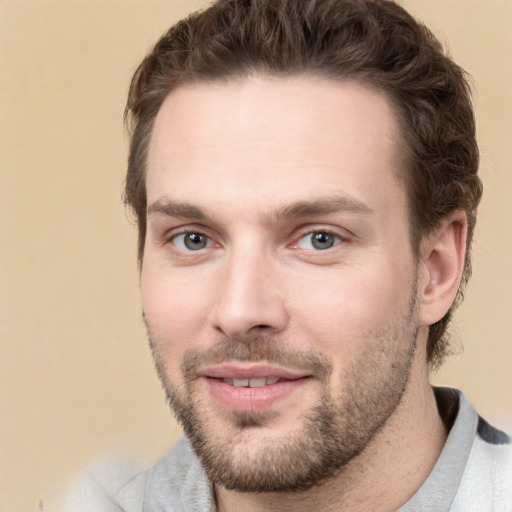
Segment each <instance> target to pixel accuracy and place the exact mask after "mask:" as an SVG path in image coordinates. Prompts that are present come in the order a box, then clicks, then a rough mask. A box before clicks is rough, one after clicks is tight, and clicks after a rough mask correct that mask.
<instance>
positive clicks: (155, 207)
mask: <svg viewBox="0 0 512 512" xmlns="http://www.w3.org/2000/svg"><path fill="white" fill-rule="evenodd" d="M153 213H161V214H164V215H167V216H168V217H182V218H187V219H196V220H202V219H205V218H206V215H205V213H204V212H203V211H202V210H201V209H199V208H197V207H196V206H193V205H191V204H188V203H177V202H175V201H171V200H169V199H159V200H157V201H155V202H154V203H151V204H150V205H149V206H148V215H151V214H153Z"/></svg>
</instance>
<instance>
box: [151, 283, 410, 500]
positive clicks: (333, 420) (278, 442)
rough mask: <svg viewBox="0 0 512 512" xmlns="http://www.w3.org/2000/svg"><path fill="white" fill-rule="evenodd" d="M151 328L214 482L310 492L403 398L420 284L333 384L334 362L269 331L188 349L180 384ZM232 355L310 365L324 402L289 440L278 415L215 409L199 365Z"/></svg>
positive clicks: (165, 378) (166, 376)
mask: <svg viewBox="0 0 512 512" xmlns="http://www.w3.org/2000/svg"><path fill="white" fill-rule="evenodd" d="M146 325H147V327H148V334H149V339H150V345H151V348H152V351H153V357H154V361H155V366H156V369H157V373H158V375H159V377H160V380H161V382H162V384H163V387H164V390H165V392H166V395H167V398H168V401H169V403H170V406H171V408H172V410H173V412H174V414H175V416H176V418H177V420H178V422H179V423H180V424H181V425H182V426H183V429H184V431H185V434H186V436H187V438H188V439H189V441H190V443H191V446H192V448H193V449H194V451H195V453H196V454H197V456H198V457H199V459H200V461H201V464H202V466H203V468H204V470H205V472H206V474H207V476H208V478H209V479H210V481H211V482H212V483H213V484H214V485H220V486H222V487H225V488H226V489H230V490H235V491H238V492H252V493H264V492H293V491H303V490H307V489H310V488H311V487H313V486H315V485H319V484H321V483H322V482H324V481H325V480H327V479H329V478H333V477H335V476H336V475H338V474H339V473H340V472H341V471H342V470H343V468H345V467H346V466H347V464H348V463H349V462H350V461H351V460H353V459H354V458H355V457H357V456H358V455H359V454H360V453H361V452H363V450H364V449H365V448H366V447H367V445H368V443H370V441H371V440H372V439H373V438H374V437H375V436H376V435H377V434H378V433H379V432H380V431H381V430H382V428H383V426H384V425H385V423H386V421H387V420H388V419H389V418H390V417H391V416H392V415H393V413H394V412H395V410H396V409H397V407H398V405H399V404H400V402H401V400H402V397H403V395H404V393H405V391H406V389H407V384H408V381H409V376H410V373H411V367H412V362H413V359H414V354H415V349H416V339H417V334H418V327H417V325H418V322H417V307H416V287H414V290H413V293H412V294H411V299H410V302H409V304H408V307H407V309H405V311H404V313H403V315H402V316H401V317H399V318H398V319H395V320H394V321H393V322H391V323H390V324H388V325H386V326H384V327H383V328H382V329H381V331H380V332H379V333H378V334H375V333H374V332H371V330H369V331H368V332H367V333H365V335H364V336H362V337H361V340H360V341H361V343H365V346H366V348H365V349H364V350H362V351H361V352H360V353H359V354H358V356H357V358H356V359H355V360H354V361H353V363H352V364H351V366H350V367H349V368H348V369H347V370H346V372H345V373H344V374H343V376H342V378H341V382H332V373H333V366H332V364H331V363H330V362H329V360H328V359H327V358H326V357H324V356H323V355H322V354H321V353H319V352H318V351H316V350H309V351H303V350H301V351H298V350H296V349H292V348H291V347H290V346H288V345H286V343H285V342H284V341H283V340H279V339H276V338H274V337H272V338H267V337H260V338H250V339H244V340H242V339H238V340H231V339H227V338H222V339H220V340H219V341H218V342H217V343H216V344H215V345H213V346H211V347H210V348H207V349H193V350H190V351H188V352H187V353H186V355H185V357H184V359H183V362H182V365H181V372H180V373H181V374H180V377H181V383H180V384H179V385H178V384H176V383H175V382H173V381H172V379H171V376H170V372H168V371H166V367H165V360H166V357H167V358H168V357H169V355H168V354H166V353H165V351H162V352H161V351H160V347H162V349H164V347H165V346H166V343H165V342H164V340H157V339H154V338H153V337H152V336H151V331H150V329H149V325H148V324H146ZM340 344H342V341H340ZM226 361H247V362H266V363H270V364H277V365H282V366H284V367H287V366H288V367H293V368H296V369H304V370H307V371H308V372H309V373H310V374H311V375H313V376H314V378H315V379H316V381H317V384H318V386H319V387H320V392H319V394H318V399H317V400H316V403H315V404H314V405H312V406H311V407H310V408H309V409H307V410H305V411H304V412H303V413H302V414H301V417H300V422H299V424H298V425H290V428H289V431H288V433H287V434H286V436H283V435H281V436H272V424H273V423H274V422H276V421H278V420H279V413H277V412H275V411H272V410H270V411H265V412H261V413H254V412H247V413H242V412H233V411H231V412H227V411H224V410H221V409H220V408H215V407H212V405H211V403H210V402H209V401H208V400H207V399H206V396H205V395H206V393H204V389H203V392H202V393H201V390H200V389H199V388H200V386H199V385H198V380H197V370H198V368H199V366H200V365H205V364H206V365H209V364H220V363H222V362H226ZM333 388H334V390H335V391H336V392H333ZM226 420H227V421H226ZM226 424H227V425H228V426H227V427H226Z"/></svg>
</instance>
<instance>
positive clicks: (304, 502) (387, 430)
mask: <svg viewBox="0 0 512 512" xmlns="http://www.w3.org/2000/svg"><path fill="white" fill-rule="evenodd" d="M418 352H419V354H417V357H416V358H415V363H414V365H413V368H412V371H411V376H410V380H409V384H408V387H407V390H406V392H405V394H404V396H403V397H402V401H401V402H400V405H399V406H398V407H397V409H396V411H395V412H394V414H393V415H392V416H391V417H390V418H389V419H388V421H387V422H386V424H385V425H384V427H383V429H382V430H381V432H379V433H378V434H377V435H376V436H375V437H374V438H373V439H372V441H371V442H370V443H369V444H368V445H367V447H366V448H365V449H364V451H363V452H362V453H361V454H360V455H358V456H357V457H355V458H354V459H353V460H352V461H350V462H349V463H348V464H347V465H346V466H345V467H344V468H343V469H342V470H341V471H340V473H339V474H338V475H337V476H336V477H334V478H331V479H330V480H328V481H326V482H323V483H322V484H320V485H318V486H315V487H313V488H311V489H309V490H307V491H301V492H289V493H286V492H281V493H261V494H253V493H238V492H234V491H228V490H226V489H224V488H222V487H217V488H216V489H215V494H216V499H217V507H218V510H219V512H235V511H239V510H244V512H260V511H266V512H269V511H272V512H274V511H275V512H278V511H281V510H282V511H285V510H294V511H297V512H301V511H303V510H304V511H306V510H307V511H310V510H322V511H325V512H331V511H333V512H334V511H337V512H341V511H345V510H350V512H363V511H364V512H368V511H373V510H380V511H382V512H388V511H389V512H392V511H396V510H397V509H398V508H400V506H402V505H403V504H404V503H406V502H407V501H408V500H409V499H410V498H411V497H412V496H413V495H414V494H415V493H416V491H417V490H418V489H419V488H420V487H421V485H422V483H423V482H424V481H425V479H426V478H427V476H428V474H429V473H430V471H431V470H432V468H433V467H434V464H435V462H436V460H437V459H438V457H439V454H440V453H441V450H442V448H443V445H444V443H445V441H446V437H447V432H446V428H445V426H444V424H443V421H442V419H441V417H440V416H439V413H438V410H437V404H436V399H435V396H434V392H433V389H432V387H431V385H430V383H429V379H428V369H427V366H426V364H425V358H424V353H423V352H422V351H418ZM390 482H392V485H390Z"/></svg>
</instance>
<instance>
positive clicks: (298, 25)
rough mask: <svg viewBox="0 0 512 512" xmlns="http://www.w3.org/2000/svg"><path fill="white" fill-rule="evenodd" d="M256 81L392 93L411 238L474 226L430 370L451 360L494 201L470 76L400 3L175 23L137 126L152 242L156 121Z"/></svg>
mask: <svg viewBox="0 0 512 512" xmlns="http://www.w3.org/2000/svg"><path fill="white" fill-rule="evenodd" d="M254 72H262V73H266V74H271V75H278V76H288V75H297V74H310V75H313V76H319V77H325V78H329V79H334V80H355V81H358V82H360V83H362V84H366V85H369V86H372V87H376V88H378V89H379V90H382V91H384V93H386V94H387V96H388V97H389V98H390V100H391V102H392V104H393V106H394V108H395V110H396V113H397V117H398V119H399V121H400V124H401V132H402V135H403V137H404V142H405V144H403V146H404V147H405V148H406V150H405V153H406V155H405V156H406V161H407V166H406V167H407V169H406V172H405V182H406V189H407V191H408V203H409V212H410V225H411V240H412V244H413V249H414V251H415V253H416V254H417V253H418V248H419V244H420V241H421V239H422V238H423V236H425V235H426V234H428V233H430V232H432V231H433V230H435V229H436V227H438V226H439V223H440V221H441V220H442V219H443V218H445V217H447V216H448V215H450V214H452V213H453V212H455V211H459V210H462V211H464V212H465V213H466V216H467V219H468V243H467V249H466V261H465V268H464V275H463V279H462V283H461V287H460V289H459V293H458V296H457V299H456V300H455V302H454V304H453V305H452V307H451V308H450V310H449V311H448V313H447V314H446V315H445V316H444V317H443V318H442V319H441V320H440V321H439V322H437V323H435V324H434V325H432V326H430V329H429V339H428V347H427V351H428V361H429V363H430V364H431V365H432V366H438V365H439V364H440V363H441V362H442V360H443V358H444V356H445V355H446V354H447V353H448V352H449V346H448V342H447V340H446V328H447V325H448V323H449V321H450V317H451V314H452V311H453V310H454V308H455V307H456V306H457V305H458V303H459V302H460V300H461V298H462V291H463V289H464V286H465V284H466V282H467V280H468V278H469V275H470V269H471V265H470V253H469V249H470V244H471V239H472V235H473V230H474V226H475V220H476V208H477V206H478V203H479V201H480V197H481V194H482V186H481V182H480V180H479V178H478V176H477V170H478V147H477V143H476V138H475V121H474V115H473V109H472V104H471V95H470V87H469V81H468V78H467V76H466V74H465V72H464V71H463V70H462V69H461V68H460V67H459V66H457V65H456V64H455V63H454V62H453V61H452V60H451V59H450V58H449V57H448V56H447V55H446V53H445V51H444V50H443V48H442V46H441V44H440V43H439V41H438V40H437V39H436V38H435V37H434V35H433V34H432V33H431V32H430V31H429V30H428V29H427V28H426V27H425V26H424V25H422V24H421V23H418V22H417V21H416V20H414V18H412V17H411V16H410V15H409V14H408V13H407V12H406V11H405V10H404V9H403V8H401V7H400V6H399V5H397V4H396V3H395V2H393V1H389V0H218V1H217V2H215V3H214V4H213V5H211V6H210V7H209V8H207V9H205V10H203V11H200V12H198V13H194V14H192V15H191V16H189V17H188V18H186V19H184V20H182V21H180V22H179V23H177V24H176V25H175V26H173V27H172V28H171V29H170V30H169V31H168V32H167V33H166V34H164V35H163V36H162V37H161V39H160V40H159V41H158V42H157V44H156V45H155V47H154V48H153V50H152V51H151V52H150V53H149V54H148V55H147V56H146V58H145V59H144V60H143V62H142V63H141V64H140V66H139V67H138V69H137V71H136V72H135V75H134V77H133V79H132V82H131V87H130V92H129V97H128V104H127V107H126V121H127V125H128V127H129V130H130V135H131V142H130V152H129V160H128V172H127V177H126V187H125V202H126V204H127V205H129V206H130V207H131V208H132V209H133V211H134V213H135V215H136V218H137V223H138V228H139V262H141V261H142V258H143V252H144V239H145V233H146V208H147V201H146V187H145V167H146V158H147V151H148V145H149V139H150V136H151V131H152V128H153V123H154V120H155V117H156V115H157V113H158V111H159V109H160V106H161V105H162V103H163V101H164V100H165V98H166V97H167V95H168V94H169V93H170V92H171V91H172V90H173V89H175V88H176V87H177V86H179V85H181V84H184V83H190V82H194V81H211V80H226V79H230V78H238V77H243V76H246V75H248V74H251V73H254Z"/></svg>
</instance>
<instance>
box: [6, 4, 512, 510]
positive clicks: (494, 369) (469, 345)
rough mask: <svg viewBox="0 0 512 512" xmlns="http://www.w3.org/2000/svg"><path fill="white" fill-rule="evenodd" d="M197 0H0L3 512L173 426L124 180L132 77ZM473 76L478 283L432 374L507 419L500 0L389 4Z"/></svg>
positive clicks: (153, 441)
mask: <svg viewBox="0 0 512 512" xmlns="http://www.w3.org/2000/svg"><path fill="white" fill-rule="evenodd" d="M201 3H202V2H201V0H169V1H149V0H139V1H116V0H111V1H107V0H104V1H86V0H82V1H47V0H40V1H26V0H10V1H9V0H3V1H0V120H1V122H0V512H31V511H36V510H51V497H52V496H53V495H54V494H55V493H56V492H58V491H59V490H60V489H61V488H63V487H64V486H65V484H66V482H67V481H68V479H69V478H70V477H71V476H72V475H73V474H75V473H76V472H77V471H78V470H79V469H80V468H82V467H83V466H84V464H86V463H87V462H88V461H90V460H91V459H94V458H96V457H98V456H99V455H102V454H105V453H107V452H109V451H111V450H118V451H121V452H125V453H128V454H131V455H133V456H135V457H138V458H139V459H140V460H141V461H142V462H143V463H146V464H149V463H151V462H152V461H154V460H156V459H157V458H158V456H159V455H160V454H162V453H163V452H164V451H165V450H166V449H168V448H169V447H170V446H171V445H172V443H173V442H174V441H175V440H176V439H177V436H178V435H179V429H178V427H177V426H176V425H175V423H174V420H173V419H172V417H171V415H170V413H169V411H168V408H167V405H166V404H165V400H164V396H163V392H162V391H161V390H160V385H159V383H158V381H157V379H156V377H155V375H154V371H153V366H152V362H151V358H150V353H149V350H148V348H147V346H146V345H147V344H146V337H145V333H144V329H143V325H142V321H141V314H140V303H139V295H138V275H137V268H136V232H135V229H134V227H133V224H131V223H130V221H129V220H128V219H127V217H126V214H125V211H124V208H123V205H122V202H121V199H120V197H121V191H122V183H123V176H124V171H125V160H126V146H127V144H126V137H125V135H124V131H123V126H122V115H123V109H124V103H125V99H126V93H127V88H128V83H129V79H130V77H131V74H132V73H133V71H134V69H135V67H136V65H137V64H138V62H139V61H140V60H141V59H142V57H143V56H144V54H145V53H146V51H147V50H148V49H149V47H150V45H151V44H152V43H154V42H155V40H156V38H157V37H158V36H159V35H160V34H161V33H162V32H163V31H164V30H165V29H167V28H168V27H169V26H170V25H171V24H172V23H173V22H174V21H176V20H177V19H178V18H180V17H182V16H183V15H185V14H186V13H188V12H189V11H191V10H194V9H196V8H197V7H199V6H200V5H201ZM403 3H404V5H406V6H408V7H410V9H411V10H412V12H413V13H414V14H416V15H417V16H419V17H420V18H422V19H423V20H424V21H425V22H426V23H427V25H429V26H430V27H431V28H433V29H434V30H435V32H436V33H437V34H438V35H440V36H441V38H442V39H443V40H444V41H448V42H449V47H450V51H451V53H452V55H453V56H454V57H455V59H456V60H457V61H458V62H459V63H460V64H462V65H463V66H464V67H465V68H466V69H467V70H468V71H469V72H470V73H471V74H472V75H473V78H474V81H475V85H476V91H477V92H476V94H475V104H476V110H477V121H478V133H479V141H480V146H481V150H482V164H481V175H482V178H483V181H484V185H485V195H484V200H483V203H482V206H481V209H480V221H479V227H478V231H477V233H476V240H475V250H474V277H473V280H472V282H471V285H470V287H469V290H468V294H467V299H466V302H465V304H464V305H463V307H462V309H461V310H460V312H459V314H458V316H457V320H456V324H455V329H454V336H453V338H454V343H455V344H456V345H463V346H464V354H463V355H462V356H455V357H452V358H451V359H450V360H449V361H448V362H447V363H446V365H445V366H444V368H443V369H442V370H441V371H440V372H439V374H438V375H436V376H434V381H435V382H436V383H443V384H448V385H453V386H457V387H460V388H462V389H463V390H464V391H465V392H466V394H467V395H468V396H469V397H470V399H471V400H472V401H473V403H474V404H475V405H476V407H477V409H478V410H479V411H480V412H481V414H483V415H484V416H485V417H486V418H487V419H488V420H489V421H491V422H494V423H495V424H497V425H498V426H501V427H502V428H505V429H510V428H511V427H512V377H511V362H512V343H511V342H510V329H509V324H508V320H509V319H510V316H511V313H512V308H511V305H512V300H511V291H510V290H511V289H512V272H511V265H510V262H509V260H510V257H511V255H512V236H511V235H512V230H511V226H510V220H511V217H512V215H511V214H512V207H511V203H510V201H509V200H508V197H509V195H510V191H511V190H512V173H511V167H512V143H511V141H512V88H511V85H510V84H511V83H512V58H511V55H512V30H510V29H511V28H512V0H494V1H493V0H480V1H472V0H409V1H406V2H403Z"/></svg>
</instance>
